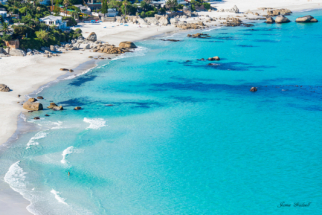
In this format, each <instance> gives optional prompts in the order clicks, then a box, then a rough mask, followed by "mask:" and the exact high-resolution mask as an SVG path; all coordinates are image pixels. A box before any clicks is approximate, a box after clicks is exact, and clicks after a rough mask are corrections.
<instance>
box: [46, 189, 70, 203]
mask: <svg viewBox="0 0 322 215" xmlns="http://www.w3.org/2000/svg"><path fill="white" fill-rule="evenodd" d="M50 192H51V193H52V194H54V196H55V199H57V201H58V202H60V203H63V204H65V205H67V203H66V202H65V199H64V198H62V197H60V196H59V192H57V191H56V190H54V189H52V190H51V191H50Z"/></svg>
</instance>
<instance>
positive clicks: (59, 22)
mask: <svg viewBox="0 0 322 215" xmlns="http://www.w3.org/2000/svg"><path fill="white" fill-rule="evenodd" d="M39 20H40V22H43V23H46V25H55V26H57V27H58V28H59V29H65V28H66V27H67V21H63V17H61V16H46V17H44V18H40V19H39Z"/></svg>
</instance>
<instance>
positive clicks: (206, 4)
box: [203, 2, 211, 10]
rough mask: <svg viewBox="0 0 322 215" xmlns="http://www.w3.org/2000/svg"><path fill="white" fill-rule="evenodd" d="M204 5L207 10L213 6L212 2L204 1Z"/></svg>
mask: <svg viewBox="0 0 322 215" xmlns="http://www.w3.org/2000/svg"><path fill="white" fill-rule="evenodd" d="M203 6H204V8H205V9H206V10H209V9H210V8H211V6H210V4H209V3H207V2H205V3H203Z"/></svg>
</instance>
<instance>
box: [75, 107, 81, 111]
mask: <svg viewBox="0 0 322 215" xmlns="http://www.w3.org/2000/svg"><path fill="white" fill-rule="evenodd" d="M80 109H82V108H81V107H75V108H74V110H80Z"/></svg>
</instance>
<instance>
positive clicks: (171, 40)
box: [161, 39, 181, 42]
mask: <svg viewBox="0 0 322 215" xmlns="http://www.w3.org/2000/svg"><path fill="white" fill-rule="evenodd" d="M161 40H162V41H170V42H179V41H181V40H174V39H161Z"/></svg>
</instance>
